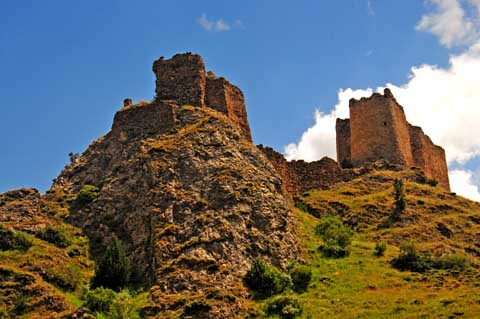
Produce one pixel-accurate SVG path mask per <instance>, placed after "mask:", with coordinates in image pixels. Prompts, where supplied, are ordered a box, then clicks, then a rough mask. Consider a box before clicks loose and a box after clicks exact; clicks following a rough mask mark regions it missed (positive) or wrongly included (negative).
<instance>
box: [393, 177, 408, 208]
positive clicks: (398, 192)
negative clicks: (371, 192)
mask: <svg viewBox="0 0 480 319" xmlns="http://www.w3.org/2000/svg"><path fill="white" fill-rule="evenodd" d="M393 199H394V201H395V210H396V211H397V212H404V211H405V208H406V206H407V203H406V201H405V186H404V185H403V180H401V179H398V178H397V179H395V181H394V182H393Z"/></svg>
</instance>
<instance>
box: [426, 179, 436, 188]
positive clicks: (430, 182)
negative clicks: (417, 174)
mask: <svg viewBox="0 0 480 319" xmlns="http://www.w3.org/2000/svg"><path fill="white" fill-rule="evenodd" d="M425 183H426V184H428V185H430V186H433V187H436V186H437V185H438V181H437V180H436V179H434V178H427V180H426V181H425Z"/></svg>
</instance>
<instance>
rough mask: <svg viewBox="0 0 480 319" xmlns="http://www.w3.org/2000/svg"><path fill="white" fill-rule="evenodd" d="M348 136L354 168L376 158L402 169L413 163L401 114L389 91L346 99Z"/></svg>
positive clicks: (406, 127) (403, 115) (405, 126)
mask: <svg viewBox="0 0 480 319" xmlns="http://www.w3.org/2000/svg"><path fill="white" fill-rule="evenodd" d="M350 133H351V135H350V143H351V158H352V163H353V164H354V165H355V166H358V165H361V164H363V163H365V162H372V161H376V160H379V159H385V160H387V161H389V162H390V163H393V164H400V165H406V166H408V165H409V164H411V163H412V162H413V159H412V155H411V148H410V137H409V134H408V133H409V130H408V124H407V121H406V118H405V114H404V113H403V109H402V107H401V106H400V105H399V104H398V103H397V102H396V101H395V99H394V98H393V96H391V93H390V91H389V90H386V91H385V95H381V94H378V93H375V94H373V95H372V97H370V98H362V99H360V100H355V99H352V100H350Z"/></svg>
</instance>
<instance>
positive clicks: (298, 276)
mask: <svg viewBox="0 0 480 319" xmlns="http://www.w3.org/2000/svg"><path fill="white" fill-rule="evenodd" d="M290 277H291V278H292V284H293V289H294V290H295V291H296V292H298V293H302V292H305V291H306V290H307V288H308V285H309V284H310V281H311V280H312V271H311V270H310V268H308V267H306V266H296V267H295V268H293V270H292V271H291V272H290Z"/></svg>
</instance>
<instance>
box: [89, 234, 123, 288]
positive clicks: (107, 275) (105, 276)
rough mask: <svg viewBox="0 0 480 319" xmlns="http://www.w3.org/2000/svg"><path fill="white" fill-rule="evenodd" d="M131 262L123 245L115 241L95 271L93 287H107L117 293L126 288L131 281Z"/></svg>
mask: <svg viewBox="0 0 480 319" xmlns="http://www.w3.org/2000/svg"><path fill="white" fill-rule="evenodd" d="M130 273H131V270H130V261H129V259H128V257H127V255H126V254H125V250H124V249H123V246H122V243H121V242H120V241H119V240H118V239H115V240H114V242H113V243H112V244H111V245H110V246H108V247H107V249H106V251H105V255H104V256H103V258H102V260H101V261H100V263H99V265H98V267H97V268H96V270H95V276H94V277H93V281H92V287H93V288H96V287H105V288H110V289H113V290H115V291H119V290H121V289H123V288H125V287H126V286H127V284H128V281H129V279H130Z"/></svg>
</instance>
